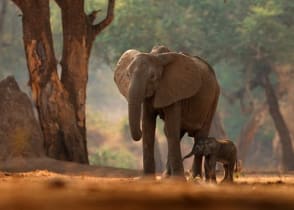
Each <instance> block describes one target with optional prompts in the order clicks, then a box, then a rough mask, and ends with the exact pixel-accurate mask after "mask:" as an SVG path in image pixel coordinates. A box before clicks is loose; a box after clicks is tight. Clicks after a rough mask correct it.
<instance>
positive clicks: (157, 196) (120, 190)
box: [0, 169, 294, 210]
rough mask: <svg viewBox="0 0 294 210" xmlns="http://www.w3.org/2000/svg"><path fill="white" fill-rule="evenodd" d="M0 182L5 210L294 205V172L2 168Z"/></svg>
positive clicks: (1, 205)
mask: <svg viewBox="0 0 294 210" xmlns="http://www.w3.org/2000/svg"><path fill="white" fill-rule="evenodd" d="M104 170H106V172H107V170H109V172H111V169H104ZM125 174H126V173H125V171H124V170H122V174H121V175H122V176H123V175H125ZM108 175H109V173H108ZM114 176H116V177H118V176H119V175H118V173H117V170H116V173H115V174H114ZM0 183H1V185H0V194H1V195H0V209H5V210H24V209H28V210H35V209H38V210H40V209H45V210H57V209H68V210H77V209H83V210H84V209H85V210H87V209H99V210H103V209H120V210H124V209H127V210H133V209H152V210H157V209H169V210H173V209H216V210H222V209H224V210H230V209H241V210H247V209H250V210H257V209H266V210H270V209H281V210H287V209H289V210H290V209H292V210H293V209H294V174H283V175H278V174H275V173H268V174H245V175H243V176H242V177H240V178H238V179H237V180H236V184H234V185H232V186H225V185H210V184H205V183H203V182H199V181H198V182H196V183H195V182H187V183H183V182H172V181H167V180H164V181H163V180H156V181H152V180H142V179H140V178H138V177H132V178H115V177H113V178H111V177H110V176H108V177H104V178H102V177H94V176H89V175H62V174H57V173H53V172H48V171H46V170H39V171H33V172H26V173H16V172H14V173H11V172H10V173H8V172H0Z"/></svg>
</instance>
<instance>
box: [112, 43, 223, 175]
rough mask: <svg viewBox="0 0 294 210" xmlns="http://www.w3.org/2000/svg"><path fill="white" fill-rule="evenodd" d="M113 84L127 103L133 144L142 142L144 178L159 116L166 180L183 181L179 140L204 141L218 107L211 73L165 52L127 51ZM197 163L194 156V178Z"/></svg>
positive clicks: (199, 61) (152, 168)
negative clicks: (185, 137)
mask: <svg viewBox="0 0 294 210" xmlns="http://www.w3.org/2000/svg"><path fill="white" fill-rule="evenodd" d="M114 80H115V83H116V84H117V86H118V89H119V91H120V92H121V94H122V95H123V96H125V97H126V98H127V100H128V114H129V125H130V131H131V135H132V138H133V139H134V140H136V141H138V140H140V139H141V137H143V167H144V174H145V175H154V173H155V161H154V140H155V128H156V117H157V116H159V117H160V118H161V119H162V120H163V121H164V132H165V135H166V137H167V143H168V158H167V159H168V161H167V172H166V174H167V175H172V176H181V177H184V168H183V163H182V158H181V150H180V140H181V138H182V137H183V135H184V134H185V133H188V135H189V136H191V137H194V139H195V140H196V139H198V138H199V137H207V136H208V132H209V128H210V125H211V121H212V118H213V115H214V113H215V109H216V106H217V102H218V97H219V85H218V83H217V80H216V77H215V74H214V73H213V70H212V69H211V67H210V66H209V65H208V64H207V63H205V62H203V60H202V59H197V58H192V57H190V56H186V55H183V54H179V53H174V52H169V50H168V48H166V47H164V46H160V47H156V48H153V49H152V51H151V52H150V53H141V52H139V51H137V50H128V51H126V52H125V53H124V54H123V55H122V56H121V58H120V59H119V61H118V63H117V66H116V69H115V72H114ZM141 113H142V114H141ZM141 121H142V128H141ZM201 162H202V156H195V158H194V163H193V166H192V172H193V176H197V175H201Z"/></svg>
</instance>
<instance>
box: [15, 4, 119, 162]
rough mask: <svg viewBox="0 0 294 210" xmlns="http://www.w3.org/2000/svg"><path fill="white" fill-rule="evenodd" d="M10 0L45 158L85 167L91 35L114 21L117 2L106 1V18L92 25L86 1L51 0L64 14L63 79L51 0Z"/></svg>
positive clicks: (91, 16) (93, 13) (92, 20)
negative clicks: (55, 45) (20, 34)
mask: <svg viewBox="0 0 294 210" xmlns="http://www.w3.org/2000/svg"><path fill="white" fill-rule="evenodd" d="M12 1H13V2H14V3H15V4H16V5H17V6H18V7H19V9H20V10H21V12H22V23H23V41H24V48H25V53H26V58H27V66H28V70H29V76H30V81H29V85H30V87H31V90H32V97H33V101H34V103H35V105H36V108H37V111H38V114H39V119H40V124H41V127H42V131H43V134H44V140H45V149H46V152H47V155H48V156H49V157H53V158H56V159H60V160H68V161H75V162H81V163H88V162H89V161H88V152H87V143H86V124H85V121H86V119H85V104H86V86H87V81H88V62H89V57H90V52H91V48H92V45H93V41H94V39H95V37H96V36H97V35H98V34H99V33H100V32H101V31H102V30H103V29H104V28H106V27H107V26H108V25H109V24H110V23H111V22H112V20H113V18H114V5H115V0H109V1H108V10H107V16H106V17H105V19H104V20H102V21H101V22H100V23H98V24H93V22H94V20H95V16H96V11H94V12H92V13H91V14H89V15H87V14H86V13H85V11H84V0H75V1H72V0H55V1H56V3H57V4H58V6H59V7H60V9H61V13H62V28H63V54H62V60H61V66H62V73H61V78H59V76H58V74H57V63H58V62H57V60H56V57H55V54H54V49H53V40H52V32H51V27H50V19H49V18H50V11H49V10H50V8H49V0H12Z"/></svg>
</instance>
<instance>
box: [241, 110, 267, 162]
mask: <svg viewBox="0 0 294 210" xmlns="http://www.w3.org/2000/svg"><path fill="white" fill-rule="evenodd" d="M265 113H266V106H265V105H263V106H261V107H259V108H258V109H256V110H255V111H254V112H253V113H252V115H251V117H250V119H249V121H248V122H247V123H246V125H245V126H244V127H243V128H242V130H241V133H240V136H239V139H238V144H237V146H238V158H239V159H241V160H242V161H243V162H244V161H245V160H246V157H247V154H248V148H249V146H250V144H251V143H252V142H253V140H254V136H255V135H256V132H257V131H258V129H259V128H260V126H261V125H262V124H263V122H264V119H265Z"/></svg>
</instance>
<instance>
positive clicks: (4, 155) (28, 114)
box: [0, 76, 45, 161]
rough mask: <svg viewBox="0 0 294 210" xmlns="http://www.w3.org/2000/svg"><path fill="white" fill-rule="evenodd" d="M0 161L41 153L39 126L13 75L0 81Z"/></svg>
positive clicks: (26, 97) (41, 138) (41, 142)
mask: <svg viewBox="0 0 294 210" xmlns="http://www.w3.org/2000/svg"><path fill="white" fill-rule="evenodd" d="M0 119H1V120H0V161H6V160H9V159H12V158H35V157H42V156H44V154H45V152H44V146H43V145H44V143H43V136H42V132H41V128H40V126H39V123H38V121H37V120H36V118H35V115H34V111H33V107H32V104H31V101H30V99H29V98H28V96H27V95H26V94H25V93H23V92H22V91H21V90H20V88H19V86H18V85H17V83H16V81H15V79H14V77H11V76H10V77H7V78H6V79H4V80H2V81H1V82H0Z"/></svg>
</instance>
